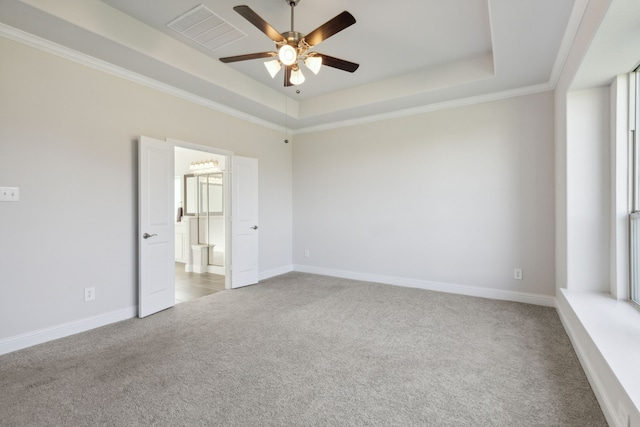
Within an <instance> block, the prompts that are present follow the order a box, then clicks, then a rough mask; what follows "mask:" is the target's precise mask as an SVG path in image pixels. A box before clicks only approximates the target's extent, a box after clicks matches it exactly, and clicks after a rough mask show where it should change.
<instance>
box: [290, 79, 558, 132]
mask: <svg viewBox="0 0 640 427" xmlns="http://www.w3.org/2000/svg"><path fill="white" fill-rule="evenodd" d="M553 89H555V87H554V86H553V85H552V84H551V83H542V84H539V85H533V86H526V87H521V88H516V89H510V90H505V91H500V92H492V93H487V94H484V95H477V96H470V97H467V98H460V99H453V100H451V101H444V102H438V103H436V104H427V105H424V106H421V107H415V108H407V109H404V110H397V111H392V112H389V113H382V114H374V115H371V116H366V117H361V118H358V119H351V120H344V121H340V122H333V123H329V124H326V125H318V126H310V127H306V128H302V129H296V130H294V131H293V134H294V135H298V134H304V133H312V132H321V131H326V130H332V129H338V128H344V127H349V126H358V125H364V124H369V123H375V122H380V121H383V120H391V119H398V118H402V117H408V116H415V115H418V114H424V113H431V112H434V111H440V110H449V109H452V108H458V107H467V106H469V105H474V104H482V103H485V102H492V101H499V100H502V99H508V98H515V97H518V96H525V95H533V94H536V93H541V92H548V91H550V90H553Z"/></svg>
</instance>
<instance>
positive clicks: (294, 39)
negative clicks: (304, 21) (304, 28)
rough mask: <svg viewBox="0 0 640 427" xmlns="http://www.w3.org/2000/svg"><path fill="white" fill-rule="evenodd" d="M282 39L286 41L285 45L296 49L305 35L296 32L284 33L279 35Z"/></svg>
mask: <svg viewBox="0 0 640 427" xmlns="http://www.w3.org/2000/svg"><path fill="white" fill-rule="evenodd" d="M280 35H281V36H282V37H284V38H285V39H287V44H288V45H291V46H293V47H297V46H298V43H300V40H302V39H303V38H304V36H305V34H302V33H299V32H297V31H285V32H284V33H280Z"/></svg>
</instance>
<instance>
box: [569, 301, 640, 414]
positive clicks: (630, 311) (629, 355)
mask: <svg viewBox="0 0 640 427" xmlns="http://www.w3.org/2000/svg"><path fill="white" fill-rule="evenodd" d="M559 293H560V294H561V295H558V296H559V297H560V298H559V301H558V303H559V309H560V308H561V307H560V305H561V304H562V297H564V300H566V302H567V304H568V306H569V307H570V308H571V309H572V310H573V312H574V314H575V315H576V317H577V319H578V321H579V322H580V324H581V325H582V327H583V328H584V330H585V331H586V333H587V334H588V336H589V338H590V339H591V341H592V342H593V345H595V347H596V348H597V349H598V351H599V352H600V354H601V356H602V358H603V359H604V361H605V363H606V364H607V365H608V367H609V368H610V369H611V371H612V373H613V375H614V376H615V378H616V379H617V381H618V382H619V383H620V386H621V387H622V389H624V392H625V393H626V394H627V395H628V397H629V399H630V400H631V402H633V404H634V406H635V410H636V411H638V408H640V363H638V361H639V355H640V311H638V310H637V309H636V308H635V307H633V306H632V304H631V303H630V302H628V301H618V300H616V299H614V298H612V297H611V295H609V294H605V293H594V292H577V291H570V290H567V289H560V290H559ZM559 311H561V310H559ZM561 314H562V313H561ZM574 344H575V343H574ZM605 392H606V391H605ZM610 403H611V404H614V407H613V408H610V409H612V410H614V411H618V407H617V406H615V403H614V402H610ZM629 409H630V408H629Z"/></svg>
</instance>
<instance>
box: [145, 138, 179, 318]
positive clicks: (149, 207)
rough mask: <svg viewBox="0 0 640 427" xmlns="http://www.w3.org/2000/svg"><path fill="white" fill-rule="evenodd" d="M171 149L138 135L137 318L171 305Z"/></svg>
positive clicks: (173, 293)
mask: <svg viewBox="0 0 640 427" xmlns="http://www.w3.org/2000/svg"><path fill="white" fill-rule="evenodd" d="M173 165H174V150H173V145H172V144H170V143H167V142H165V141H160V140H157V139H152V138H148V137H145V136H141V137H140V142H139V146H138V234H139V236H138V248H139V252H138V269H139V279H138V280H139V282H138V317H145V316H148V315H150V314H153V313H156V312H158V311H160V310H164V309H166V308H169V307H173V305H174V304H175V282H174V280H175V279H174V273H175V272H174V270H175V259H174V256H175V253H174V252H175V247H174V240H175V238H174V228H173V227H174V212H173V209H174V190H173V181H174V166H173Z"/></svg>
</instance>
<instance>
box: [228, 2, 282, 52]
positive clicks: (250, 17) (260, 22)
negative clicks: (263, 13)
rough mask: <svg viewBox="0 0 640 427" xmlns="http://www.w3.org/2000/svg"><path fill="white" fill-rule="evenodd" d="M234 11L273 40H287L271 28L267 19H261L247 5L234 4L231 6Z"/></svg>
mask: <svg viewBox="0 0 640 427" xmlns="http://www.w3.org/2000/svg"><path fill="white" fill-rule="evenodd" d="M233 10H235V11H236V12H238V13H239V14H240V15H242V17H243V18H244V19H246V20H247V21H249V22H251V23H252V24H253V25H254V26H255V27H256V28H257V29H259V30H260V31H262V32H263V33H265V34H266V35H267V37H269V38H270V39H271V40H273V41H274V42H276V43H277V42H282V41H285V42H286V41H287V39H285V38H284V37H282V34H280V33H279V32H278V31H277V30H276V29H275V28H273V27H272V26H271V25H269V23H268V22H267V21H265V20H264V19H262V18H261V17H260V15H258V14H257V13H255V12H254V11H253V10H252V9H251V8H250V7H249V6H235V7H234V8H233Z"/></svg>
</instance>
